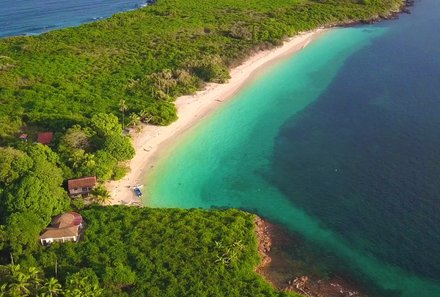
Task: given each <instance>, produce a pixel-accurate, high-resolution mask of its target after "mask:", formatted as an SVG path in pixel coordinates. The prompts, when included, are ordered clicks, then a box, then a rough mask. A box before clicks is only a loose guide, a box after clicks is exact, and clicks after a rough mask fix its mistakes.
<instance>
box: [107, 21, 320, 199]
mask: <svg viewBox="0 0 440 297" xmlns="http://www.w3.org/2000/svg"><path fill="white" fill-rule="evenodd" d="M327 30H328V29H322V28H319V29H316V30H313V31H309V32H305V33H301V34H298V35H296V36H294V37H291V38H289V39H287V40H286V41H285V42H284V44H283V45H282V46H280V47H277V48H274V49H271V50H265V51H260V52H257V53H256V54H254V55H252V56H251V57H250V58H249V59H247V60H246V61H245V62H244V63H243V64H241V65H240V66H238V67H235V68H233V69H232V70H231V71H230V76H231V78H230V79H229V81H228V82H227V83H225V84H215V83H209V84H207V85H206V86H205V88H204V89H203V90H201V91H198V92H197V93H196V94H194V95H187V96H181V97H179V98H177V100H176V102H175V104H176V107H177V112H178V116H179V119H178V120H177V121H175V122H174V123H172V124H171V125H169V126H152V125H145V126H143V129H142V131H141V132H139V133H134V134H133V135H132V138H133V146H134V148H135V152H136V154H135V156H134V158H133V159H132V160H130V169H131V171H130V172H129V173H128V174H127V175H126V176H125V177H124V178H122V179H121V180H119V181H110V182H107V183H106V187H107V189H108V190H109V192H110V196H111V201H110V204H124V205H131V204H133V203H135V204H136V203H139V198H137V197H136V196H135V194H134V192H133V190H132V187H133V186H135V185H138V184H142V182H143V180H144V177H145V176H146V174H147V172H148V169H149V168H151V167H153V166H154V165H155V163H156V162H157V160H158V159H159V156H160V155H162V153H163V152H164V151H166V149H167V148H168V147H169V146H171V145H172V144H173V142H174V141H175V139H176V137H178V136H180V135H182V134H183V133H185V132H186V131H188V130H189V129H190V128H191V127H193V126H194V125H195V124H196V123H198V122H199V121H200V120H201V119H203V118H205V117H206V116H208V115H209V114H211V113H212V112H213V111H214V110H216V109H218V108H219V107H220V106H222V103H223V102H225V101H226V100H229V99H231V98H232V97H233V96H234V94H236V93H237V92H238V91H239V90H240V89H241V88H242V87H243V86H245V85H246V84H247V83H248V82H249V81H251V80H252V79H253V78H254V77H255V76H256V75H258V74H259V73H260V72H261V71H264V69H266V68H267V67H269V66H271V65H272V64H274V63H276V62H278V61H279V60H281V59H283V58H287V57H290V56H292V55H293V54H295V53H297V52H299V51H301V50H302V49H304V48H305V47H306V46H307V45H309V44H310V42H312V41H313V40H315V39H316V38H318V37H319V36H320V35H322V34H323V33H324V32H326V31H327Z"/></svg>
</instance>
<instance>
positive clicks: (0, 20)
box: [0, 0, 146, 37]
mask: <svg viewBox="0 0 440 297" xmlns="http://www.w3.org/2000/svg"><path fill="white" fill-rule="evenodd" d="M145 2H146V1H145V0H0V37H7V36H16V35H33V34H40V33H43V32H46V31H50V30H54V29H59V28H64V27H72V26H78V25H80V24H82V23H87V22H92V21H95V20H97V19H102V18H107V17H110V16H111V15H113V14H115V13H118V12H121V11H127V10H132V9H136V8H139V7H141V6H142V5H145Z"/></svg>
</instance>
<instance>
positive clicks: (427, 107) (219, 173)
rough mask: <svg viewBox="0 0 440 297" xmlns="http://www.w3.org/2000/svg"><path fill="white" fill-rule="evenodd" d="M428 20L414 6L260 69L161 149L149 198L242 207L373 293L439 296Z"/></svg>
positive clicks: (436, 73) (438, 157)
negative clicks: (409, 11)
mask: <svg viewBox="0 0 440 297" xmlns="http://www.w3.org/2000/svg"><path fill="white" fill-rule="evenodd" d="M439 15H440V3H438V2H436V1H434V0H426V1H423V2H417V6H416V8H415V9H414V11H413V14H412V15H410V16H403V17H402V18H401V19H400V20H398V21H393V22H385V23H381V24H378V25H374V26H362V27H354V28H345V29H335V30H332V31H330V32H328V33H326V34H324V36H322V37H321V38H319V39H318V40H316V41H315V42H313V43H312V44H310V45H309V46H308V47H307V48H306V49H304V50H303V51H301V52H300V53H299V54H297V55H295V56H293V57H291V58H289V59H287V60H285V61H282V62H280V63H279V64H278V65H275V66H274V67H272V68H270V69H269V70H267V71H266V72H265V73H263V74H261V75H260V76H259V77H258V78H256V79H255V80H254V81H253V82H252V83H251V84H249V85H248V86H247V87H246V88H244V89H243V90H242V91H241V92H240V93H238V94H237V95H236V96H235V98H234V99H233V100H232V101H229V102H228V103H225V105H224V106H223V107H222V108H221V109H220V110H218V111H217V112H215V113H214V114H213V115H212V116H210V117H209V118H207V119H205V120H204V121H202V122H201V123H200V124H198V125H197V126H196V127H195V128H194V129H192V130H191V131H190V132H189V133H187V134H186V135H184V136H183V137H181V139H179V140H178V142H177V144H176V146H175V147H173V148H171V149H170V150H169V151H167V152H166V153H164V157H163V158H162V161H161V163H159V164H157V165H156V167H155V168H154V169H153V170H152V171H151V172H150V175H149V176H148V181H147V184H148V185H149V187H148V188H149V193H148V194H149V197H150V198H149V200H148V201H147V204H148V205H150V206H152V207H184V208H193V207H201V208H210V207H236V208H242V209H246V210H249V211H253V212H256V213H258V214H260V215H262V216H264V217H267V218H269V219H271V220H272V221H274V222H277V223H279V224H281V225H283V226H284V227H286V228H288V229H289V230H290V231H292V232H293V233H294V234H297V235H299V236H301V237H303V238H304V239H305V240H306V241H307V242H308V243H309V244H310V246H313V247H314V248H313V250H314V251H317V250H318V251H321V253H322V254H325V255H331V256H329V257H330V258H331V260H329V263H331V265H333V268H334V269H335V272H337V273H341V272H343V273H346V274H350V275H352V276H353V277H354V278H355V279H356V280H357V281H359V282H360V283H362V284H364V285H365V286H367V287H368V288H374V289H372V292H373V295H377V296H387V297H389V296H402V297H407V296H408V297H410V296H411V297H414V296H417V297H425V296H426V297H428V296H429V297H431V296H440V256H439V253H438V252H439V251H440V229H439V228H440V217H439V216H438V213H439V208H440V201H439V199H440V182H439V176H440V162H439V161H440V134H439V133H438V131H440V117H439V116H438V115H439V114H440V89H439V86H440V85H439V79H440V60H439V59H438V57H439V56H440V38H439V35H438V34H437V32H436V29H435V26H433V25H432V24H433V23H435V22H436V21H437V20H438V17H439ZM326 269H330V268H328V267H327V268H326Z"/></svg>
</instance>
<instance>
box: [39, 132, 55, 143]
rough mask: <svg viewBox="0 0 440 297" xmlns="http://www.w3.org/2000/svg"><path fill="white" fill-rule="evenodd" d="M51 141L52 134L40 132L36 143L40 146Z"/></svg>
mask: <svg viewBox="0 0 440 297" xmlns="http://www.w3.org/2000/svg"><path fill="white" fill-rule="evenodd" d="M52 140H53V132H41V133H38V139H37V141H38V142H39V143H41V144H49V143H51V142H52Z"/></svg>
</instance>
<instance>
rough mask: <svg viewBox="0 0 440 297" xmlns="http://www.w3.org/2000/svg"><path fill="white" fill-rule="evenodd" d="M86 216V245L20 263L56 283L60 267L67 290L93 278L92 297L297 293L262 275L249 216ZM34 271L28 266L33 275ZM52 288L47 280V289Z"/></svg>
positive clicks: (143, 212)
mask: <svg viewBox="0 0 440 297" xmlns="http://www.w3.org/2000/svg"><path fill="white" fill-rule="evenodd" d="M82 215H83V217H84V218H85V220H86V223H87V229H86V230H85V234H84V239H83V240H82V241H81V242H80V243H77V244H75V243H65V244H53V245H52V246H51V247H49V248H42V247H40V248H38V249H37V250H36V251H35V252H34V253H32V254H31V253H24V254H22V255H21V256H20V257H18V258H17V259H16V262H19V263H20V265H21V267H34V266H38V267H39V268H38V269H39V271H44V276H45V277H46V279H49V280H50V279H52V278H54V277H55V266H56V267H57V276H58V279H59V280H60V282H59V283H62V284H64V283H65V285H64V287H66V288H67V290H69V288H70V290H72V289H71V288H72V279H73V280H75V281H76V282H74V283H73V284H75V285H77V286H78V284H81V280H84V279H86V280H88V281H86V282H85V283H86V284H87V286H86V285H85V284H83V285H81V286H80V289H82V290H85V289H87V290H88V291H91V290H92V292H93V294H90V295H87V294H86V295H84V296H142V297H149V296H151V297H152V296H157V297H162V296H175V297H181V296H197V297H203V296H210V297H214V296H229V297H234V296H236V297H245V296H249V297H258V296H261V297H263V296H264V297H270V296H273V297H276V296H286V297H287V296H291V297H294V296H297V295H295V294H293V293H285V292H277V291H276V290H275V289H273V288H272V287H271V286H270V285H269V284H268V283H266V282H265V281H264V280H263V279H262V278H261V277H260V276H259V275H258V274H257V273H256V272H255V271H254V269H255V267H256V265H257V264H258V263H259V255H258V251H257V239H256V234H255V232H254V228H255V225H254V219H255V217H254V215H251V214H249V213H245V212H242V211H239V210H233V209H231V210H212V211H204V210H198V209H192V210H178V209H149V208H129V207H126V206H112V207H92V208H89V209H86V210H83V211H82ZM84 267H87V268H85V269H84ZM28 269H29V268H26V269H22V270H24V271H23V273H24V274H25V275H29V273H28V271H29V270H28ZM5 270H6V271H9V270H10V269H5ZM31 270H35V268H31ZM0 273H1V270H0ZM40 275H41V276H40V279H42V276H43V274H42V273H40ZM9 278H11V277H9ZM34 278H35V277H34ZM34 278H31V279H30V280H32V279H34ZM30 280H29V281H28V283H32V282H31V281H30ZM1 283H2V281H1V280H0V286H1ZM18 283H20V282H19V281H18V280H15V282H11V281H9V282H8V284H13V285H12V286H11V288H14V289H15V290H17V287H20V288H23V284H22V285H21V286H19V285H18ZM34 283H35V282H33V284H34ZM47 283H48V281H47V280H46V281H41V282H40V283H39V288H40V290H41V292H43V291H47ZM89 286H91V288H90V287H89ZM24 287H25V288H26V286H24ZM28 287H29V290H32V286H28ZM7 289H8V287H6V288H5V289H4V290H7ZM11 290H12V289H11ZM0 294H1V289H0ZM59 295H61V296H78V295H69V293H67V294H64V293H63V294H59ZM7 296H8V295H7ZM15 296H28V295H15ZM29 296H37V295H29ZM40 296H55V295H40ZM79 296H83V295H79Z"/></svg>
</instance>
